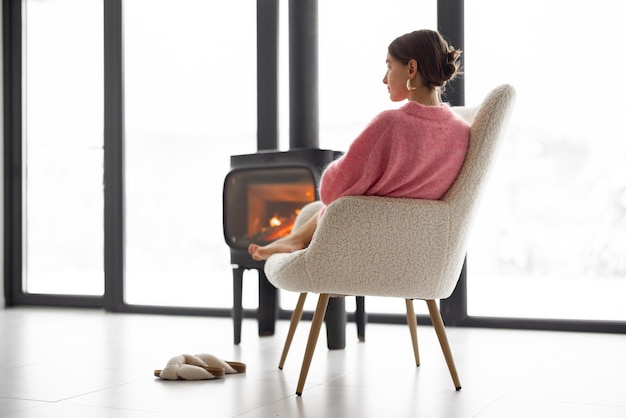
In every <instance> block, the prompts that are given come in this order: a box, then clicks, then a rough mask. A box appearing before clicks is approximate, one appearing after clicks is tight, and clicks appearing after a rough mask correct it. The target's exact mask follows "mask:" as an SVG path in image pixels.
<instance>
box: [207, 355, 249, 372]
mask: <svg viewBox="0 0 626 418" xmlns="http://www.w3.org/2000/svg"><path fill="white" fill-rule="evenodd" d="M196 357H197V358H199V359H200V360H202V361H203V362H204V363H206V364H207V365H208V366H209V367H214V368H221V369H224V371H225V373H226V374H233V373H245V372H246V364H245V363H241V362H239V361H224V360H221V359H219V358H217V357H216V356H214V355H213V354H206V353H202V354H196Z"/></svg>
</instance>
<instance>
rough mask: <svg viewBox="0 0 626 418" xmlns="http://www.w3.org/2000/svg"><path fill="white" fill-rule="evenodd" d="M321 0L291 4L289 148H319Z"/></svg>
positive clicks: (306, 0)
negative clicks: (318, 33)
mask: <svg viewBox="0 0 626 418" xmlns="http://www.w3.org/2000/svg"><path fill="white" fill-rule="evenodd" d="M317 26H318V24H317V0H290V1H289V148H290V149H318V148H319V105H318V101H319V91H318V90H319V89H318V62H317V58H318V52H317Z"/></svg>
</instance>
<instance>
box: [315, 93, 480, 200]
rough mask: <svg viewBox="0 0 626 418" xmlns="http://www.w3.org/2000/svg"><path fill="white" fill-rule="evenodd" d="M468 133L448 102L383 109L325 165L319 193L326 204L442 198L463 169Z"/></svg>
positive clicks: (410, 103) (410, 104) (468, 130)
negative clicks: (355, 198) (368, 198)
mask: <svg viewBox="0 0 626 418" xmlns="http://www.w3.org/2000/svg"><path fill="white" fill-rule="evenodd" d="M469 135H470V127H469V125H468V124H467V123H466V122H465V121H463V120H461V119H460V118H458V117H457V116H455V114H454V113H453V112H452V110H451V109H450V107H449V106H447V105H443V106H423V105H421V104H419V103H417V102H408V103H406V104H405V105H403V106H402V107H401V108H399V109H394V110H386V111H383V112H382V113H380V114H379V115H378V116H376V117H375V118H374V120H373V121H372V122H371V123H370V124H369V125H368V126H367V127H366V128H365V130H364V131H363V132H362V133H361V134H360V135H359V136H358V137H357V138H356V139H355V140H354V142H353V143H352V144H351V145H350V148H349V149H348V151H347V152H346V153H345V154H344V155H343V156H342V157H341V158H339V159H337V160H336V161H334V162H332V163H331V164H330V165H328V167H326V169H325V170H324V173H323V175H322V178H321V181H320V188H319V192H320V198H321V200H322V202H323V203H324V204H325V205H326V206H327V205H329V204H330V203H331V202H332V201H334V200H336V199H338V198H339V197H341V196H347V195H376V196H391V197H407V198H420V199H440V198H441V197H442V196H443V195H444V194H445V193H446V191H447V190H448V189H449V188H450V186H451V185H452V183H453V182H454V180H455V179H456V177H457V175H458V174H459V171H460V170H461V166H462V165H463V161H464V160H465V154H466V153H467V148H468V145H469Z"/></svg>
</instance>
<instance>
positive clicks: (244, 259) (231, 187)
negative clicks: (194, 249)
mask: <svg viewBox="0 0 626 418" xmlns="http://www.w3.org/2000/svg"><path fill="white" fill-rule="evenodd" d="M340 155H341V153H340V152H338V151H330V150H323V149H301V150H290V151H285V152H279V151H259V152H257V153H255V154H244V155H233V156H231V160H230V161H231V165H230V172H229V173H228V175H227V176H226V178H225V180H224V194H223V225H224V239H225V241H226V243H227V244H228V246H229V247H230V260H231V264H232V265H233V321H234V327H235V330H234V333H235V344H239V342H240V341H241V320H242V316H243V308H242V286H243V273H244V271H245V270H248V269H256V270H258V273H259V307H258V313H257V319H258V322H259V335H273V334H274V325H275V321H276V318H277V316H278V293H277V290H276V289H275V288H274V287H273V286H272V285H271V284H270V283H269V282H268V281H267V278H266V277H265V274H264V272H263V266H264V265H265V262H264V261H256V260H253V259H252V257H251V256H250V254H248V245H249V244H250V243H257V244H261V245H263V244H267V243H270V242H272V241H274V240H276V239H278V238H280V237H282V236H285V235H288V234H289V232H291V228H292V226H293V223H294V221H295V217H296V216H297V214H298V211H299V210H300V209H301V208H302V207H303V206H304V205H306V204H307V203H310V202H313V201H314V200H317V199H318V198H319V196H318V185H319V180H320V177H321V174H322V171H323V170H324V168H325V167H326V166H327V165H328V164H329V163H330V162H332V161H333V160H335V159H336V158H338V157H339V156H340Z"/></svg>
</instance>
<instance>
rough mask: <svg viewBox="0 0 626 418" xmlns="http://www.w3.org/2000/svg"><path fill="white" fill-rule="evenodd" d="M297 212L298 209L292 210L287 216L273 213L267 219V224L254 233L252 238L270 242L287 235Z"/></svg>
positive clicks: (291, 228)
mask: <svg viewBox="0 0 626 418" xmlns="http://www.w3.org/2000/svg"><path fill="white" fill-rule="evenodd" d="M299 213H300V209H298V210H296V211H294V213H292V214H291V215H290V216H287V217H284V216H280V215H278V214H274V216H272V217H271V218H270V219H269V220H268V222H267V225H268V226H267V227H263V228H261V230H260V231H258V232H257V233H255V234H254V239H256V240H261V241H265V242H270V241H274V240H277V239H278V238H282V237H285V236H287V235H289V234H290V233H291V231H292V230H293V225H294V223H295V221H296V216H298V214H299Z"/></svg>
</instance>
